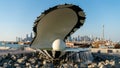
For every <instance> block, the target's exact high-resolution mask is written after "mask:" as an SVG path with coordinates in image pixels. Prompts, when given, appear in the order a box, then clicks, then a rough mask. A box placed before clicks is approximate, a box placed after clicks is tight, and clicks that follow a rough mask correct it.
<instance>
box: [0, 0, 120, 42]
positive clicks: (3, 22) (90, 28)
mask: <svg viewBox="0 0 120 68" xmlns="http://www.w3.org/2000/svg"><path fill="white" fill-rule="evenodd" d="M65 3H68V4H75V5H78V6H79V7H81V8H82V9H83V10H84V12H85V14H86V21H85V24H84V25H83V26H82V27H81V28H80V29H79V30H77V31H76V32H75V33H74V34H73V35H72V36H78V35H80V36H84V35H87V36H90V35H92V36H94V37H102V36H103V35H102V33H103V32H102V27H103V25H104V37H105V39H111V40H113V41H120V38H119V36H120V31H119V29H120V27H119V25H120V23H119V22H120V20H119V18H120V17H119V16H120V14H119V12H120V7H119V4H120V1H119V0H116V1H113V0H55V1H54V0H39V1H38V0H37V1H34V0H24V1H21V0H17V1H16V0H0V10H1V11H0V41H3V40H5V41H15V40H16V36H18V37H25V34H29V33H30V32H32V27H33V24H34V21H35V20H36V18H37V17H38V16H39V15H41V13H42V12H44V11H45V10H47V9H49V8H50V7H53V6H55V5H59V4H65Z"/></svg>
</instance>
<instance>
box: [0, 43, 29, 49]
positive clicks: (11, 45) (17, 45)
mask: <svg viewBox="0 0 120 68" xmlns="http://www.w3.org/2000/svg"><path fill="white" fill-rule="evenodd" d="M3 46H5V47H10V48H20V47H27V46H29V45H20V44H8V43H6V44H5V45H3V44H2V42H0V47H3Z"/></svg>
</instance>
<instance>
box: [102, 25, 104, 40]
mask: <svg viewBox="0 0 120 68" xmlns="http://www.w3.org/2000/svg"><path fill="white" fill-rule="evenodd" d="M102 40H104V25H103V32H102Z"/></svg>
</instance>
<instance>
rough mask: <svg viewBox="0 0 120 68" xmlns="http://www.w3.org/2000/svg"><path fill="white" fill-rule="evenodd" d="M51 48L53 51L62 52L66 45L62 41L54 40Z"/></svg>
mask: <svg viewBox="0 0 120 68" xmlns="http://www.w3.org/2000/svg"><path fill="white" fill-rule="evenodd" d="M52 48H53V50H54V51H63V50H64V49H65V48H66V45H65V43H64V42H63V40H61V39H56V40H55V41H54V42H53V44H52Z"/></svg>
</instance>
